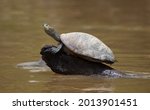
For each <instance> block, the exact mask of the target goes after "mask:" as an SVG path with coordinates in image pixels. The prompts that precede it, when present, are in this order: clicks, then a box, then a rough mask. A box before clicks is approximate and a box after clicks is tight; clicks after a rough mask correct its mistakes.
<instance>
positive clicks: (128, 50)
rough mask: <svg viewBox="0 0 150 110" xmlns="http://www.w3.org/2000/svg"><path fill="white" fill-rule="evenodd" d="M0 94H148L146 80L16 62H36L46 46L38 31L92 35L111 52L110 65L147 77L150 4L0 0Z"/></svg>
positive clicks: (111, 0) (139, 1) (141, 1)
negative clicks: (37, 69)
mask: <svg viewBox="0 0 150 110" xmlns="http://www.w3.org/2000/svg"><path fill="white" fill-rule="evenodd" d="M0 16H1V17H0V51H1V53H0V92H150V79H149V78H135V79H123V78H121V79H119V78H118V79H112V78H103V77H94V76H72V75H67V76H65V75H59V74H55V73H54V72H52V71H46V72H44V71H43V72H30V71H29V70H24V69H20V68H16V65H17V64H18V63H22V62H28V61H36V60H39V58H40V54H39V52H40V49H41V47H42V46H43V45H45V44H56V41H54V40H53V39H51V38H49V37H47V35H46V34H45V33H44V31H43V29H42V24H43V23H45V22H46V23H49V24H51V25H52V26H54V27H55V28H56V29H57V30H58V31H59V32H60V33H63V32H71V31H82V32H87V33H90V34H93V35H95V36H97V37H98V38H99V39H101V40H102V41H103V42H105V43H106V44H107V45H108V46H109V47H111V49H112V50H113V51H114V53H115V55H116V58H117V60H118V62H117V63H115V64H114V65H112V67H114V68H116V69H118V70H122V71H130V72H132V73H134V74H138V73H140V74H141V73H142V74H145V73H147V74H150V2H149V0H136V2H135V1H131V0H125V1H120V0H86V1H85V0H24V1H21V0H13V1H12V0H1V1H0Z"/></svg>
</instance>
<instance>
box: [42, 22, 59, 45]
mask: <svg viewBox="0 0 150 110" xmlns="http://www.w3.org/2000/svg"><path fill="white" fill-rule="evenodd" d="M43 27H44V31H45V32H46V33H47V34H48V35H50V36H51V37H53V38H54V39H55V40H56V41H59V42H60V35H59V33H58V32H56V31H55V29H54V28H53V27H51V26H50V25H48V24H44V25H43Z"/></svg>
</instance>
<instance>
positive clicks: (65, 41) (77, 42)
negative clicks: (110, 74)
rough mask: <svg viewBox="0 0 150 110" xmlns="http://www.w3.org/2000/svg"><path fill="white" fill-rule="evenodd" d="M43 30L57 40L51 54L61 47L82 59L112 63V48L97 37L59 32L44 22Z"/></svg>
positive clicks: (80, 33) (82, 33) (79, 33)
mask: <svg viewBox="0 0 150 110" xmlns="http://www.w3.org/2000/svg"><path fill="white" fill-rule="evenodd" d="M43 27H44V31H45V32H46V33H47V34H48V35H49V36H51V37H52V38H53V39H55V40H56V41H58V42H59V44H58V46H56V47H55V46H53V48H51V50H46V51H51V52H52V53H53V54H56V53H58V52H59V51H60V50H61V49H63V50H64V52H66V53H67V54H71V55H75V56H77V57H80V58H82V59H85V60H88V61H92V62H101V63H106V64H113V63H114V62H115V61H116V60H115V56H114V54H113V52H112V50H111V49H110V48H109V47H108V46H107V45H105V44H104V43H103V42H102V41H101V40H99V39H98V38H97V37H95V36H93V35H91V34H88V33H84V32H69V33H62V34H59V33H58V32H57V31H56V30H55V29H54V28H53V27H51V26H50V25H48V24H44V25H43Z"/></svg>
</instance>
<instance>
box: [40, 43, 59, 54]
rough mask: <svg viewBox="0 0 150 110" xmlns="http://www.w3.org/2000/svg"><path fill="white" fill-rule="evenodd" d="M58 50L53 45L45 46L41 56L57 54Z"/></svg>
mask: <svg viewBox="0 0 150 110" xmlns="http://www.w3.org/2000/svg"><path fill="white" fill-rule="evenodd" d="M56 50H57V48H56V47H55V46H53V45H45V46H44V47H43V48H42V49H41V52H40V54H41V55H48V54H55V53H57V51H56Z"/></svg>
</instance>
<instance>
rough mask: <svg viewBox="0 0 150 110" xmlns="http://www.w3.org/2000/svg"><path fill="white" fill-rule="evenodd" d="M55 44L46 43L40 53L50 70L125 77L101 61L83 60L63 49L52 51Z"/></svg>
mask: <svg viewBox="0 0 150 110" xmlns="http://www.w3.org/2000/svg"><path fill="white" fill-rule="evenodd" d="M53 47H55V46H52V45H46V46H44V47H43V48H42V49H41V52H40V54H41V55H42V59H43V60H44V61H45V62H46V64H47V65H48V66H49V67H50V68H51V69H52V71H54V72H56V73H59V74H65V75H102V76H109V77H125V76H126V74H124V73H122V72H120V71H118V70H116V69H114V68H112V67H110V66H108V65H105V64H103V63H96V62H91V61H87V60H84V59H82V58H79V57H77V56H73V55H68V54H66V53H65V52H64V51H63V50H61V51H59V52H58V53H53V52H52V48H53Z"/></svg>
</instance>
